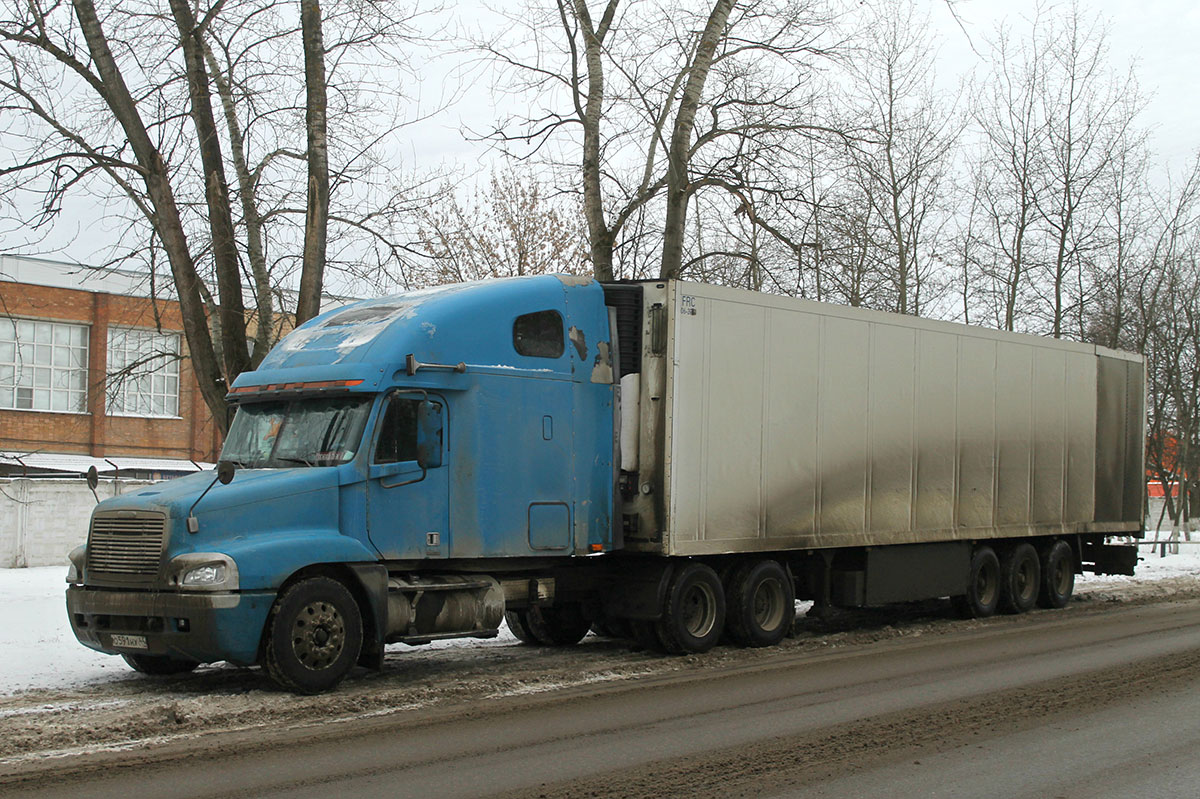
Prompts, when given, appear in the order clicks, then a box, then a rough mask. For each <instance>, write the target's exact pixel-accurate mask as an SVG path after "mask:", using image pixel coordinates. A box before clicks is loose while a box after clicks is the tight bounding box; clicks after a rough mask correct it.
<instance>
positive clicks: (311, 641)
mask: <svg viewBox="0 0 1200 799" xmlns="http://www.w3.org/2000/svg"><path fill="white" fill-rule="evenodd" d="M362 636H363V631H362V614H361V612H360V611H359V608H358V603H357V602H355V601H354V597H353V596H352V595H351V593H350V591H349V589H347V588H346V586H344V585H343V584H342V583H340V582H338V581H337V580H333V579H331V578H329V577H309V578H307V579H304V580H301V581H299V582H297V583H294V584H293V585H291V586H289V587H288V588H287V590H285V591H284V592H283V593H282V594H281V595H280V596H279V598H278V599H277V600H276V601H275V605H274V606H273V607H272V608H271V614H270V615H269V616H268V617H267V644H266V652H265V655H264V657H263V665H264V666H265V667H266V670H267V674H268V675H270V677H271V679H272V680H274V681H275V682H276V683H277V684H278V685H279V686H281V687H283V688H285V689H287V690H289V691H293V692H294V693H298V694H318V693H321V692H322V691H328V690H329V689H331V688H333V687H334V686H335V685H337V684H338V683H340V682H341V681H342V680H343V679H345V677H346V675H347V674H349V673H350V670H351V669H352V668H354V664H355V663H357V662H358V655H359V652H360V650H361V649H362Z"/></svg>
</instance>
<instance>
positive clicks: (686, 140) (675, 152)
mask: <svg viewBox="0 0 1200 799" xmlns="http://www.w3.org/2000/svg"><path fill="white" fill-rule="evenodd" d="M733 4H734V0H717V2H716V4H715V5H714V6H713V10H712V13H711V14H709V17H708V23H707V24H706V25H705V26H704V32H703V33H701V34H700V42H699V44H698V45H697V46H696V55H695V57H693V58H692V63H691V66H690V67H689V68H688V79H687V83H686V84H685V86H684V89H683V96H682V97H681V98H680V100H679V112H678V113H677V114H676V115H675V127H674V129H673V130H672V132H671V148H670V150H669V151H668V152H667V219H666V225H665V227H664V230H663V254H662V267H661V269H660V270H659V277H660V279H662V280H670V279H673V278H678V277H679V275H680V272H681V271H682V269H683V232H684V226H685V225H686V223H687V206H688V199H689V197H690V195H691V186H690V182H689V180H688V165H689V161H690V160H691V145H692V125H693V124H694V123H695V121H696V109H697V108H699V106H700V95H701V93H702V92H703V91H704V84H705V82H706V81H707V80H708V72H709V70H710V69H711V68H712V62H713V56H714V55H715V53H716V50H717V44H718V43H720V41H721V39H722V38H724V36H725V23H726V22H727V21H728V20H729V14H730V12H731V11H732V10H733Z"/></svg>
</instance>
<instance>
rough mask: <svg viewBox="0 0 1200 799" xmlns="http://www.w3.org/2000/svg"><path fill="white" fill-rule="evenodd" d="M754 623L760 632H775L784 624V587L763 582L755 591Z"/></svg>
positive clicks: (767, 581)
mask: <svg viewBox="0 0 1200 799" xmlns="http://www.w3.org/2000/svg"><path fill="white" fill-rule="evenodd" d="M753 607H754V623H755V624H756V625H757V626H758V629H760V630H767V631H771V630H775V629H778V627H779V625H780V624H781V623H782V622H783V586H782V585H780V584H779V581H778V580H763V581H762V582H761V583H759V584H758V586H757V587H756V588H755V589H754V604H753Z"/></svg>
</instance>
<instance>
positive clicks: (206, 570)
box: [180, 563, 225, 585]
mask: <svg viewBox="0 0 1200 799" xmlns="http://www.w3.org/2000/svg"><path fill="white" fill-rule="evenodd" d="M223 582H225V564H223V563H212V564H209V565H208V566H201V567H200V568H199V569H192V570H191V571H190V572H185V573H184V575H183V579H182V580H180V584H181V585H216V584H217V583H223Z"/></svg>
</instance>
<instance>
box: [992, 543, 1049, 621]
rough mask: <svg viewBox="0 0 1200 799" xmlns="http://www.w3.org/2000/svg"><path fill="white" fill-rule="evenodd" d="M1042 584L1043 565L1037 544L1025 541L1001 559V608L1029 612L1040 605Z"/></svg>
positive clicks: (1012, 548)
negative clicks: (1035, 546)
mask: <svg viewBox="0 0 1200 799" xmlns="http://www.w3.org/2000/svg"><path fill="white" fill-rule="evenodd" d="M1041 585H1042V567H1041V563H1040V561H1039V560H1038V553H1037V550H1036V549H1034V548H1033V544H1030V543H1026V542H1022V543H1020V544H1015V545H1013V546H1011V547H1009V548H1008V549H1006V550H1005V551H1004V554H1003V555H1002V556H1001V558H1000V610H1002V611H1003V612H1005V613H1012V614H1016V613H1025V612H1026V611H1028V610H1031V609H1032V608H1033V606H1034V605H1036V604H1037V600H1038V592H1039V591H1040V590H1041Z"/></svg>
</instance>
